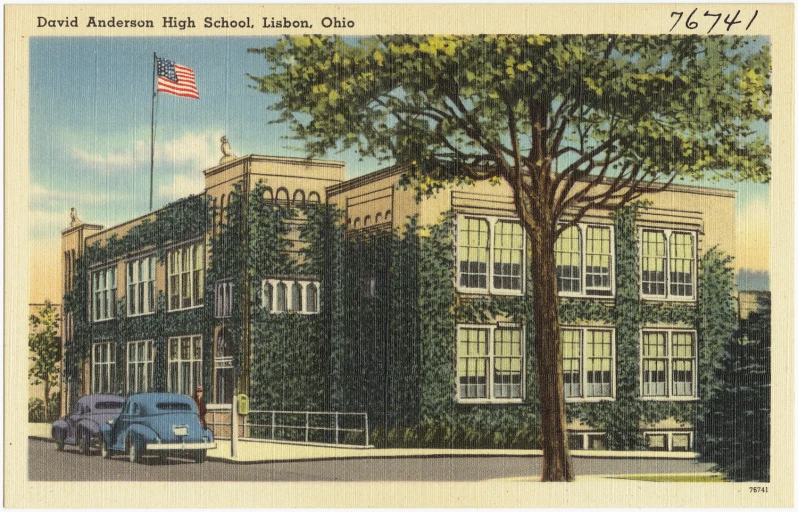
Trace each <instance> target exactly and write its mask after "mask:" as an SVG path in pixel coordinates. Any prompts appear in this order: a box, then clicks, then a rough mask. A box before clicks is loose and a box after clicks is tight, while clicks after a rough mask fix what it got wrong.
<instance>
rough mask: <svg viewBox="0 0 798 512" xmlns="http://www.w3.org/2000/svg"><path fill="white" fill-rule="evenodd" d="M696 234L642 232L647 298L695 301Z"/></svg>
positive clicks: (642, 272)
mask: <svg viewBox="0 0 798 512" xmlns="http://www.w3.org/2000/svg"><path fill="white" fill-rule="evenodd" d="M695 258H696V251H695V233H691V232H685V231H672V230H668V229H664V230H661V229H643V230H642V232H641V234H640V286H641V292H642V294H643V296H644V297H649V298H660V299H688V300H689V299H693V298H694V297H695V277H696V272H695V269H696V261H695Z"/></svg>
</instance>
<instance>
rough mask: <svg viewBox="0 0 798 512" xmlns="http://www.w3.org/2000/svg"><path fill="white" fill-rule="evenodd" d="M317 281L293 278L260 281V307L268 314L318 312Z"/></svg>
mask: <svg viewBox="0 0 798 512" xmlns="http://www.w3.org/2000/svg"><path fill="white" fill-rule="evenodd" d="M319 289H320V285H319V282H318V281H311V280H308V279H295V278H268V279H264V280H263V281H261V285H260V306H261V307H262V308H263V309H265V310H267V311H268V312H270V313H287V312H291V313H300V314H303V315H315V314H318V312H319Z"/></svg>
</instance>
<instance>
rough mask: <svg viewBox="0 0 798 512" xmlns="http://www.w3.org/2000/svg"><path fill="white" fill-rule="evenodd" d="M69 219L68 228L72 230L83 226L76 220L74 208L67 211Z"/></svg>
mask: <svg viewBox="0 0 798 512" xmlns="http://www.w3.org/2000/svg"><path fill="white" fill-rule="evenodd" d="M69 218H70V222H69V227H70V228H74V227H75V226H79V225H81V224H83V221H82V220H80V219H79V218H78V211H77V210H76V209H75V208H74V207H72V209H71V210H69Z"/></svg>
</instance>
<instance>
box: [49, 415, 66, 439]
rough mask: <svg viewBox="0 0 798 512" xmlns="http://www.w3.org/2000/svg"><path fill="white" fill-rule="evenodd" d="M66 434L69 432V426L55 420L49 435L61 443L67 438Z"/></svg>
mask: <svg viewBox="0 0 798 512" xmlns="http://www.w3.org/2000/svg"><path fill="white" fill-rule="evenodd" d="M67 432H69V424H68V423H67V422H66V421H64V420H57V421H55V422H54V423H53V426H52V429H51V430H50V435H51V436H52V438H53V439H56V440H58V441H63V440H64V439H66V437H67Z"/></svg>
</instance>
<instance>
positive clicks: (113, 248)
mask: <svg viewBox="0 0 798 512" xmlns="http://www.w3.org/2000/svg"><path fill="white" fill-rule="evenodd" d="M212 213H213V211H212V209H211V208H210V207H209V203H208V201H207V198H206V197H205V196H190V197H187V198H185V199H182V200H180V201H177V202H175V203H172V204H170V205H167V206H165V207H164V208H163V209H161V210H159V211H158V212H156V214H155V219H154V220H149V219H145V220H144V221H143V222H141V223H140V224H138V225H136V226H133V227H132V228H130V230H129V231H128V232H127V233H126V234H125V235H124V236H122V237H118V236H116V235H114V236H112V237H110V238H109V239H108V240H107V241H106V242H105V243H104V244H100V243H99V242H97V243H95V244H93V245H91V246H87V247H86V248H85V251H84V254H83V256H82V257H81V258H79V259H78V261H77V263H76V275H75V286H74V288H73V289H72V290H70V291H69V292H67V294H66V295H65V297H64V311H65V312H67V313H71V314H73V315H74V342H73V343H71V344H70V345H68V346H67V348H66V357H65V373H66V377H67V379H69V380H71V381H72V382H73V383H75V384H78V385H76V386H74V388H73V389H74V390H75V392H77V391H78V390H79V389H80V388H81V387H83V386H82V385H81V384H83V385H85V386H86V387H88V386H87V384H88V383H81V379H82V378H83V372H82V371H81V368H82V365H83V364H84V363H85V362H90V361H91V345H92V344H93V343H95V342H100V341H111V342H114V344H115V351H116V385H117V389H116V392H117V393H119V394H124V392H125V379H126V374H125V372H126V369H127V365H126V360H125V353H126V344H127V342H128V341H138V340H153V345H154V348H155V360H154V363H153V378H154V385H153V387H154V389H155V391H165V390H166V387H167V382H166V375H167V373H166V365H167V363H166V357H167V354H166V339H167V338H168V337H170V336H176V335H183V334H189V333H192V334H193V333H200V334H202V335H203V340H205V344H206V345H207V343H208V340H211V338H212V316H208V315H205V314H204V313H203V308H198V309H194V310H188V311H178V312H171V313H169V312H167V311H166V298H165V296H164V294H163V292H160V293H159V294H158V297H157V301H156V312H155V313H154V314H151V315H144V316H136V317H128V316H127V308H126V305H125V301H124V299H119V300H118V301H117V303H116V310H115V313H116V315H115V318H113V319H111V320H106V321H103V322H93V321H91V319H90V301H91V289H90V278H91V272H90V268H91V267H92V266H94V265H102V264H106V263H107V264H110V263H114V262H116V261H118V260H119V259H120V258H122V257H124V256H126V255H128V254H130V253H134V252H138V251H141V250H145V249H148V248H154V249H155V252H156V255H157V257H158V259H159V260H160V261H161V262H164V261H165V259H166V251H167V247H168V246H169V245H170V244H173V243H178V242H181V241H188V240H194V239H197V238H199V237H203V236H204V235H205V233H206V232H207V231H208V227H209V226H210V223H211V221H212V218H211V215H212ZM206 283H207V280H206ZM124 287H125V277H124V274H123V275H122V276H121V277H120V278H118V279H117V290H119V289H120V288H121V289H122V290H124ZM208 295H209V292H208V290H207V289H206V293H205V300H206V303H207V301H208ZM210 295H212V291H211V293H210ZM206 357H207V349H206V350H205V351H204V353H203V358H204V359H203V361H211V360H212V359H210V358H207V359H206ZM205 376H206V378H207V372H206V374H205ZM73 398H75V397H73Z"/></svg>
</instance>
